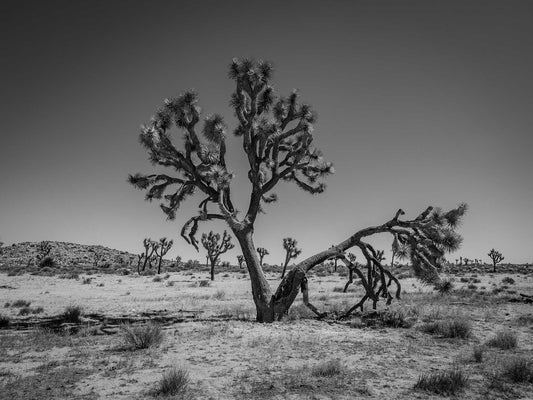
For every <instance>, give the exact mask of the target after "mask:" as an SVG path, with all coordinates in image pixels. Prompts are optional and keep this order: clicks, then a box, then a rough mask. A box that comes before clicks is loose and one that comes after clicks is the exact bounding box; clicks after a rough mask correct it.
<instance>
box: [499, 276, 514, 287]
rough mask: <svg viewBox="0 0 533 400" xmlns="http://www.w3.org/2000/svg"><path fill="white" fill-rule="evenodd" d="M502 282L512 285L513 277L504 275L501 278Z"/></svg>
mask: <svg viewBox="0 0 533 400" xmlns="http://www.w3.org/2000/svg"><path fill="white" fill-rule="evenodd" d="M502 283H506V284H509V285H514V284H515V280H514V279H513V278H511V277H510V276H506V277H505V278H503V279H502Z"/></svg>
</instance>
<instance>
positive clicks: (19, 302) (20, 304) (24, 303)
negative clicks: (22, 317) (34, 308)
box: [11, 300, 31, 308]
mask: <svg viewBox="0 0 533 400" xmlns="http://www.w3.org/2000/svg"><path fill="white" fill-rule="evenodd" d="M30 304H31V301H26V300H16V301H15V302H13V303H12V304H11V307H17V308H21V307H29V306H30Z"/></svg>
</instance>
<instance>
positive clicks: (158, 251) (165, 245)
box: [154, 237, 174, 274]
mask: <svg viewBox="0 0 533 400" xmlns="http://www.w3.org/2000/svg"><path fill="white" fill-rule="evenodd" d="M173 244H174V241H173V240H168V239H167V238H166V237H164V238H161V239H159V243H158V244H157V247H156V248H155V250H154V253H155V256H156V257H157V274H160V273H161V263H162V262H163V257H164V256H165V254H167V253H168V251H169V250H170V248H171V247H172V245H173Z"/></svg>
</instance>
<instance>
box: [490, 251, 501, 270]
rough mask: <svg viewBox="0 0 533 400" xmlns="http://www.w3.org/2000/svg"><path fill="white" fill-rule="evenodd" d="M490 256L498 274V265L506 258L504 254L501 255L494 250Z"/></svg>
mask: <svg viewBox="0 0 533 400" xmlns="http://www.w3.org/2000/svg"><path fill="white" fill-rule="evenodd" d="M488 256H489V257H490V259H491V260H492V266H493V272H496V265H498V263H500V262H502V261H503V260H504V258H505V257H504V256H503V254H502V253H500V252H499V251H497V250H494V249H492V250H491V251H490V252H489V254H488Z"/></svg>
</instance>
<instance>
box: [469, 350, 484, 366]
mask: <svg viewBox="0 0 533 400" xmlns="http://www.w3.org/2000/svg"><path fill="white" fill-rule="evenodd" d="M484 354H485V348H484V347H483V346H475V347H474V350H473V351H472V359H473V360H474V362H477V363H481V362H483V356H484Z"/></svg>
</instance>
